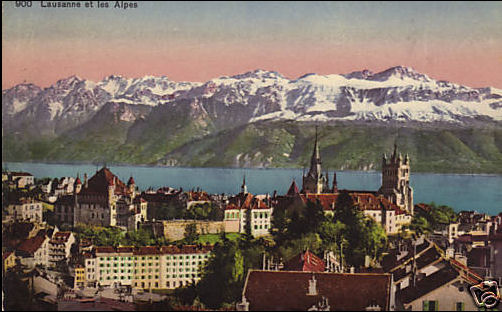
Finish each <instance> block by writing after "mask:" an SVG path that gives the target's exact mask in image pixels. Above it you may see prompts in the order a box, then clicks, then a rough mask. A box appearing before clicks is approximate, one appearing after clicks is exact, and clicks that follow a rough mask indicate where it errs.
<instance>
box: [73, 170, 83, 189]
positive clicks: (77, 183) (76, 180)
mask: <svg viewBox="0 0 502 312" xmlns="http://www.w3.org/2000/svg"><path fill="white" fill-rule="evenodd" d="M73 190H74V192H75V194H78V193H80V191H81V190H82V181H80V177H79V175H78V173H77V178H76V179H75V184H74V186H73Z"/></svg>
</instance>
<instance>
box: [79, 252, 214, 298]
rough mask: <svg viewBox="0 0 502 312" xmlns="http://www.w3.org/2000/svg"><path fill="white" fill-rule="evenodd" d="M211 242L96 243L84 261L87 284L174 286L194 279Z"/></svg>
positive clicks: (142, 286)
mask: <svg viewBox="0 0 502 312" xmlns="http://www.w3.org/2000/svg"><path fill="white" fill-rule="evenodd" d="M211 251H212V246H202V247H197V246H194V245H186V246H182V247H181V248H179V247H177V246H162V247H157V246H146V247H138V248H134V247H117V248H114V247H97V248H96V249H95V255H94V256H93V257H91V258H87V259H86V261H85V281H86V284H87V285H88V286H95V285H101V286H114V285H118V284H121V285H131V286H132V287H136V288H143V289H174V288H177V287H182V286H186V285H188V284H190V283H192V282H198V281H199V280H200V278H201V272H202V271H201V270H202V268H203V266H204V264H205V262H206V261H207V260H208V258H209V255H210V253H211Z"/></svg>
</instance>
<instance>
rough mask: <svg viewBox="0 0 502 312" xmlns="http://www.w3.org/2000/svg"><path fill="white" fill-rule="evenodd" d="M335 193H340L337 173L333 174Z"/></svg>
mask: <svg viewBox="0 0 502 312" xmlns="http://www.w3.org/2000/svg"><path fill="white" fill-rule="evenodd" d="M333 193H338V183H337V182H336V171H335V172H333Z"/></svg>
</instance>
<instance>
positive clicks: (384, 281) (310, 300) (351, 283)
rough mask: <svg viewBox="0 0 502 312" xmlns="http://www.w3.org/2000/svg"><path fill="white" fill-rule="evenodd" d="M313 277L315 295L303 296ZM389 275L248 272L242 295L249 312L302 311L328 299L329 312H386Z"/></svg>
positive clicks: (388, 297) (387, 307) (388, 294)
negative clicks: (374, 309)
mask: <svg viewBox="0 0 502 312" xmlns="http://www.w3.org/2000/svg"><path fill="white" fill-rule="evenodd" d="M313 276H314V277H315V280H316V286H317V287H316V288H317V295H307V293H308V291H309V280H311V279H312V277H313ZM390 287H391V276H390V274H359V273H356V274H342V273H312V272H291V271H255V270H250V271H249V273H248V277H247V279H246V284H245V288H244V291H243V295H244V296H245V298H246V300H247V301H248V302H249V310H250V311H267V310H268V311H285V310H286V311H295V310H296V311H306V310H308V309H309V308H311V307H312V306H314V305H316V304H317V303H319V302H320V301H321V300H322V297H325V298H327V299H328V304H329V306H330V310H363V311H364V310H365V308H366V307H368V306H370V305H372V304H378V305H379V306H380V307H381V308H382V310H388V309H389V302H390Z"/></svg>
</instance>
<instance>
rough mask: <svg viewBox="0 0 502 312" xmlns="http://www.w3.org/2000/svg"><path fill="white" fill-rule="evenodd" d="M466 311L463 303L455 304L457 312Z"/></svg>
mask: <svg viewBox="0 0 502 312" xmlns="http://www.w3.org/2000/svg"><path fill="white" fill-rule="evenodd" d="M464 310H465V306H464V303H463V302H457V303H456V304H455V311H464Z"/></svg>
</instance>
